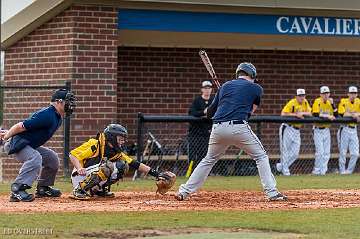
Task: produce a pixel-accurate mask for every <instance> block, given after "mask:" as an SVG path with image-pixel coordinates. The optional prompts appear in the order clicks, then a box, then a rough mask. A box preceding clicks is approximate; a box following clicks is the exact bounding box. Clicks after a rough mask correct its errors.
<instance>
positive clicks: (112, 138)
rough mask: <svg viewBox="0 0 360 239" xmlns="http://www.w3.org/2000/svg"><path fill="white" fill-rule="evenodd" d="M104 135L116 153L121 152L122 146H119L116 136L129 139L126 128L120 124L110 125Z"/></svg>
mask: <svg viewBox="0 0 360 239" xmlns="http://www.w3.org/2000/svg"><path fill="white" fill-rule="evenodd" d="M104 134H105V138H106V141H107V142H109V143H111V145H112V146H113V147H114V149H115V150H116V151H118V152H120V151H121V146H120V145H119V144H118V142H117V138H116V136H122V137H124V138H127V135H128V132H127V130H126V128H125V127H124V126H122V125H120V124H109V125H108V126H107V127H106V128H105V129H104Z"/></svg>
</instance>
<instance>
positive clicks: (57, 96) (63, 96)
mask: <svg viewBox="0 0 360 239" xmlns="http://www.w3.org/2000/svg"><path fill="white" fill-rule="evenodd" d="M55 101H64V102H65V106H64V111H65V115H66V116H70V115H71V114H72V113H73V111H74V109H75V107H76V98H75V95H74V94H73V93H72V92H71V91H70V90H67V89H59V90H57V91H55V92H54V94H53V95H52V97H51V102H55Z"/></svg>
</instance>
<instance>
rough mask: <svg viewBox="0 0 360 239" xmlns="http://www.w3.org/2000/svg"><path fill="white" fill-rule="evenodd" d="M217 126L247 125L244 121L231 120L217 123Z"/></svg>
mask: <svg viewBox="0 0 360 239" xmlns="http://www.w3.org/2000/svg"><path fill="white" fill-rule="evenodd" d="M215 124H245V122H244V121H243V120H230V121H223V122H215Z"/></svg>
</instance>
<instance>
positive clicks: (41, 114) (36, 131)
mask: <svg viewBox="0 0 360 239" xmlns="http://www.w3.org/2000/svg"><path fill="white" fill-rule="evenodd" d="M61 122H62V120H61V116H60V114H59V113H58V112H57V111H56V109H55V107H54V106H52V105H50V106H49V107H46V108H43V109H41V110H39V111H36V112H35V113H33V114H32V115H31V116H30V118H28V119H26V120H25V121H24V122H23V124H24V127H25V129H26V131H24V132H22V133H20V134H18V135H19V136H20V137H22V138H24V139H27V140H29V141H30V144H29V145H30V146H31V147H32V148H34V149H36V148H38V147H40V146H41V145H43V144H45V143H46V141H48V140H49V139H50V138H51V137H52V136H53V134H54V133H55V131H56V130H57V129H58V128H59V127H60V125H61Z"/></svg>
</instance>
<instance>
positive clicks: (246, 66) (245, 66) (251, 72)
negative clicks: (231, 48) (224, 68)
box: [235, 62, 256, 80]
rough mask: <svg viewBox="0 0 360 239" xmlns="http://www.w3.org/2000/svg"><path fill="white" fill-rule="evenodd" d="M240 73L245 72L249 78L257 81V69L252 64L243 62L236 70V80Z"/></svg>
mask: <svg viewBox="0 0 360 239" xmlns="http://www.w3.org/2000/svg"><path fill="white" fill-rule="evenodd" d="M240 71H243V72H245V73H246V74H247V75H248V76H250V77H251V79H254V80H255V79H256V68H255V66H254V65H253V64H251V63H250V62H243V63H241V64H240V65H238V67H237V68H236V72H235V74H236V78H238V77H239V73H240Z"/></svg>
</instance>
